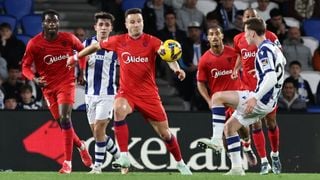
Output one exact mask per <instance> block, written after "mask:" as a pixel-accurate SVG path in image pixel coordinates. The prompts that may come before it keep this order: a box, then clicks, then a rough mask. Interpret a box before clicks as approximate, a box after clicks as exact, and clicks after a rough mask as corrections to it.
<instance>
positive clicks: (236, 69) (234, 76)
mask: <svg viewBox="0 0 320 180" xmlns="http://www.w3.org/2000/svg"><path fill="white" fill-rule="evenodd" d="M240 68H241V57H240V56H238V57H237V61H236V63H235V65H234V68H233V71H232V74H231V78H232V79H237V78H238V72H239V70H240Z"/></svg>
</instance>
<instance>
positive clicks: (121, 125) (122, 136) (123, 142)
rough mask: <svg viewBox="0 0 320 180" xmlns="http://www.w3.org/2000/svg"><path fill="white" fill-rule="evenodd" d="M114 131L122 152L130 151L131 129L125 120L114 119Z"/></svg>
mask: <svg viewBox="0 0 320 180" xmlns="http://www.w3.org/2000/svg"><path fill="white" fill-rule="evenodd" d="M114 133H115V135H116V140H117V142H118V145H119V149H120V152H128V141H129V129H128V125H127V123H126V121H125V120H122V121H114Z"/></svg>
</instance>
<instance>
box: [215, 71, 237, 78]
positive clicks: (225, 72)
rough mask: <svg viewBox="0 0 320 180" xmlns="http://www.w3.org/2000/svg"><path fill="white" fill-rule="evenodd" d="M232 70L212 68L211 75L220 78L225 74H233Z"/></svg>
mask: <svg viewBox="0 0 320 180" xmlns="http://www.w3.org/2000/svg"><path fill="white" fill-rule="evenodd" d="M231 74H232V70H231V69H227V70H226V69H224V70H220V71H219V70H218V69H211V76H212V77H214V78H218V77H219V76H225V75H231Z"/></svg>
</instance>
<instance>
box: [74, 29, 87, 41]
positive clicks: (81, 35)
mask: <svg viewBox="0 0 320 180" xmlns="http://www.w3.org/2000/svg"><path fill="white" fill-rule="evenodd" d="M73 34H74V35H75V36H76V37H77V38H78V39H79V40H80V41H81V42H83V41H84V40H85V39H86V38H87V33H86V30H85V29H84V28H82V27H78V28H76V29H74V31H73Z"/></svg>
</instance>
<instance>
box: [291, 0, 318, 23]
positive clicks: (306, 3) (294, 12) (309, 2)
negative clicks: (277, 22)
mask: <svg viewBox="0 0 320 180" xmlns="http://www.w3.org/2000/svg"><path fill="white" fill-rule="evenodd" d="M319 9H320V1H319V0H290V1H288V16H290V17H294V18H296V19H298V20H299V21H303V20H305V19H309V18H312V17H315V18H320V11H319Z"/></svg>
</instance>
